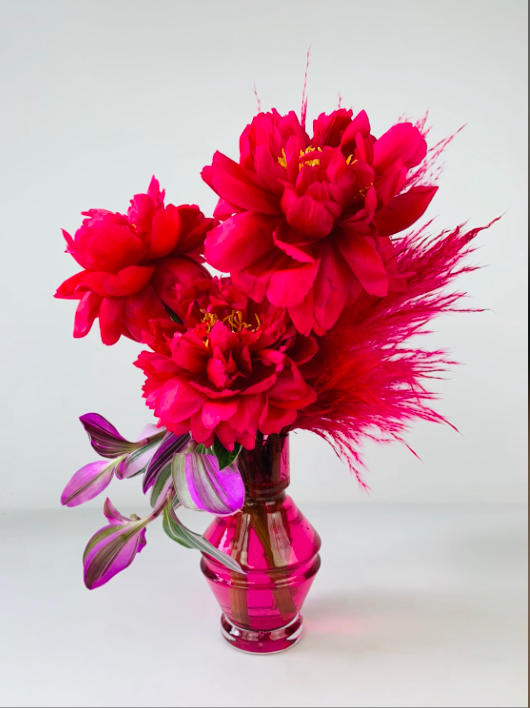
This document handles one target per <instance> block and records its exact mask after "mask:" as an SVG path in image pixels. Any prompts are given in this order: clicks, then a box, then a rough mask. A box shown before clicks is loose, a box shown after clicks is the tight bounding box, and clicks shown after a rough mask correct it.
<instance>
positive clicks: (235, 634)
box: [221, 613, 303, 654]
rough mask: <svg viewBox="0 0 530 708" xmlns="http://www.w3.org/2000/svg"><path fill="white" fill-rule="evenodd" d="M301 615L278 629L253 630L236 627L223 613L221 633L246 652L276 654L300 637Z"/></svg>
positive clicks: (232, 644) (301, 627)
mask: <svg viewBox="0 0 530 708" xmlns="http://www.w3.org/2000/svg"><path fill="white" fill-rule="evenodd" d="M302 629H303V617H302V615H301V614H300V613H299V614H297V615H296V617H295V618H294V619H293V620H292V621H291V622H289V624H286V625H285V626H284V627H280V628H279V629H272V630H270V631H255V630H251V629H244V628H243V627H238V626H237V625H236V624H233V623H232V622H230V620H229V619H228V617H227V616H226V615H225V614H222V615H221V634H222V635H223V637H224V638H225V639H226V641H227V642H228V643H229V644H230V646H232V647H234V649H239V651H244V652H245V653H246V654H278V653H280V652H282V651H286V650H287V649H290V648H291V647H293V646H294V645H295V644H297V643H298V642H299V641H300V639H301V637H302Z"/></svg>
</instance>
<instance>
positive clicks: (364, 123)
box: [341, 111, 370, 157]
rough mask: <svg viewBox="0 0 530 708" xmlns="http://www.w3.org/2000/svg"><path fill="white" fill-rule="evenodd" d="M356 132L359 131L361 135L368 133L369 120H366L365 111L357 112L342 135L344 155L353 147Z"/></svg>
mask: <svg viewBox="0 0 530 708" xmlns="http://www.w3.org/2000/svg"><path fill="white" fill-rule="evenodd" d="M357 133H360V134H361V135H362V136H363V137H366V136H367V135H370V121H369V120H368V116H367V115H366V111H361V112H360V113H358V114H357V115H356V116H355V118H354V119H353V120H352V122H351V123H350V125H349V126H348V127H347V128H346V130H345V131H344V133H343V135H342V139H341V147H342V149H343V151H344V153H345V155H346V157H349V155H350V154H351V152H353V150H354V149H355V138H356V136H357Z"/></svg>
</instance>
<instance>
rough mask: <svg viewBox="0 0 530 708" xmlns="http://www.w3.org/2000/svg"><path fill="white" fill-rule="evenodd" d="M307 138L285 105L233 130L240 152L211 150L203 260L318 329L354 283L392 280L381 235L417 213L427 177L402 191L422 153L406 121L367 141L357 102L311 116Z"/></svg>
mask: <svg viewBox="0 0 530 708" xmlns="http://www.w3.org/2000/svg"><path fill="white" fill-rule="evenodd" d="M313 129H314V130H313V137H312V138H309V136H308V135H307V134H306V132H305V131H304V130H303V128H302V127H301V125H300V123H299V121H298V118H297V117H296V115H295V114H294V113H293V112H290V113H289V114H287V115H286V116H280V115H279V113H278V112H277V111H276V110H275V109H273V111H272V112H271V113H259V114H258V115H257V116H256V117H255V118H254V119H253V121H252V123H251V124H250V125H248V126H247V127H246V128H245V130H244V131H243V134H242V135H241V138H240V162H239V164H237V163H236V162H234V161H232V160H230V159H229V158H228V157H226V156H225V155H223V154H221V153H219V152H216V153H215V155H214V157H213V161H212V164H211V166H208V167H205V168H204V170H203V172H202V176H203V179H204V180H205V182H207V183H208V184H209V185H210V187H211V188H212V189H213V190H214V191H215V192H216V193H217V194H218V195H219V197H220V200H219V202H218V204H217V208H216V210H215V212H214V215H215V216H217V217H218V218H220V219H222V220H223V223H222V224H220V225H219V226H217V227H216V228H215V229H213V230H212V231H211V232H210V233H209V234H208V237H207V239H206V243H205V255H206V259H207V260H208V262H209V263H211V264H212V265H213V266H215V267H216V268H218V269H219V270H222V271H224V272H230V273H231V275H232V278H233V282H234V284H235V285H236V286H237V287H238V288H240V289H241V290H243V291H245V292H246V293H248V294H249V295H250V297H252V298H253V299H254V300H256V301H258V302H260V301H262V300H263V299H264V298H267V299H268V300H269V301H270V302H271V303H272V304H274V305H277V306H279V307H286V308H287V309H288V312H289V315H290V317H291V318H292V321H293V323H294V325H295V326H296V328H297V330H298V331H299V332H301V333H303V334H305V335H308V334H309V333H310V332H311V330H312V329H314V330H315V332H316V333H317V334H323V333H324V332H325V331H326V330H328V329H329V328H330V327H332V326H333V324H334V323H335V322H336V321H337V319H338V317H339V315H340V313H341V311H342V309H343V308H344V306H345V305H346V303H347V302H352V301H354V300H355V298H356V297H357V296H358V295H359V293H360V292H361V290H362V289H364V290H365V291H366V292H367V293H369V294H370V295H375V296H378V297H382V296H385V295H386V294H387V293H388V291H389V288H392V289H395V288H402V287H404V283H403V276H404V275H406V274H401V275H400V274H399V273H397V271H396V268H395V265H394V259H393V250H392V244H391V242H390V238H389V237H390V236H392V235H393V234H395V233H398V232H400V231H403V230H404V229H406V228H408V227H409V226H411V225H412V224H413V223H414V222H415V221H416V220H417V219H419V218H420V217H421V216H422V214H423V213H424V211H425V210H426V208H427V206H428V205H429V203H430V201H431V199H432V198H433V196H434V194H435V192H436V187H432V186H414V187H412V188H410V189H409V190H408V191H406V192H404V193H403V192H402V190H403V189H404V187H405V186H406V180H407V173H408V172H409V170H410V169H411V168H413V167H414V166H415V165H418V164H419V163H420V162H421V161H422V160H423V158H424V157H425V154H426V150H427V146H426V142H425V140H424V138H423V136H422V134H421V133H420V131H419V130H418V128H416V127H415V126H413V125H412V124H411V123H398V124H397V125H394V126H393V127H392V128H390V130H388V131H387V132H386V133H385V134H384V135H382V136H381V137H380V138H379V139H376V138H375V137H374V136H373V135H371V133H370V124H369V121H368V117H367V115H366V113H365V112H364V111H362V112H361V113H359V114H358V115H357V116H356V117H355V118H352V111H350V110H345V109H339V110H336V111H334V112H333V113H331V114H330V115H325V114H321V115H320V116H319V117H318V119H317V120H315V121H314V125H313Z"/></svg>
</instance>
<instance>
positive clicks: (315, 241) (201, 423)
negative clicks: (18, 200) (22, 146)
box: [56, 100, 487, 625]
mask: <svg viewBox="0 0 530 708" xmlns="http://www.w3.org/2000/svg"><path fill="white" fill-rule="evenodd" d="M306 106H307V102H306V101H305V100H304V101H303V106H302V111H301V116H300V118H299V117H298V116H297V115H296V114H295V112H293V111H290V112H289V113H287V114H285V115H281V114H280V113H279V112H278V111H277V110H275V109H272V111H270V112H258V113H257V115H256V116H255V117H254V118H253V120H252V121H251V123H250V124H249V125H247V127H246V128H245V129H244V130H243V132H242V134H241V137H240V141H239V147H240V155H239V159H238V161H235V160H233V159H231V158H229V157H227V156H225V155H223V154H222V153H220V152H216V153H215V155H214V156H213V159H212V162H211V165H208V166H206V167H204V169H203V170H202V177H203V179H204V181H205V182H206V184H207V185H209V186H210V187H211V189H212V190H213V191H214V192H215V193H216V194H217V196H218V197H219V201H218V203H217V206H216V208H215V211H214V214H213V216H212V218H207V217H205V216H204V214H203V213H202V212H201V210H200V209H199V208H198V207H197V206H195V205H180V206H174V205H172V204H165V192H164V191H163V190H161V189H160V186H159V183H158V181H157V180H156V179H155V178H154V177H153V178H152V180H151V183H150V185H149V187H148V190H147V192H146V193H145V194H137V195H135V196H134V197H133V199H132V200H131V203H130V207H129V209H128V210H127V212H126V213H125V214H120V213H114V212H110V211H107V210H104V209H91V210H89V211H87V212H84V216H85V219H84V221H83V222H82V225H81V226H80V228H79V229H78V230H77V231H76V233H75V235H74V237H72V236H70V235H69V234H68V233H67V232H63V233H64V237H65V239H66V243H67V249H66V251H67V253H70V254H71V255H72V256H73V258H74V259H75V260H76V261H77V263H78V264H79V266H80V267H81V269H82V270H81V271H80V272H79V273H77V274H75V275H74V276H72V277H71V278H69V279H68V280H66V281H65V282H64V283H63V284H62V285H61V286H60V287H59V289H58V290H57V293H56V297H58V298H66V299H73V300H77V301H78V305H77V310H76V314H75V323H74V337H84V336H86V335H87V334H88V333H89V331H90V329H91V327H92V325H93V323H94V321H95V320H96V319H98V320H99V327H100V332H101V339H102V341H103V343H104V344H107V345H112V344H115V343H116V342H117V341H118V340H119V339H120V337H127V338H130V339H133V340H135V341H136V342H138V343H140V344H141V345H143V346H144V350H143V351H141V352H140V354H139V356H138V359H137V361H136V362H135V365H136V366H137V367H139V368H140V369H141V370H142V371H143V372H144V374H145V385H144V388H143V395H144V397H145V401H146V404H147V406H148V407H149V408H150V409H151V410H152V411H153V413H154V417H155V422H154V423H152V424H149V425H148V426H147V427H146V429H144V431H142V433H141V434H140V436H139V438H138V439H137V440H136V441H129V440H127V439H125V438H124V437H122V435H121V434H120V433H119V432H118V430H117V429H116V428H115V427H114V426H113V425H111V424H110V423H109V422H108V421H107V420H106V419H105V418H103V417H102V416H100V415H97V414H95V413H89V414H87V415H84V416H82V417H81V423H82V424H83V426H84V428H85V430H86V432H87V433H88V435H89V438H90V441H91V444H92V447H93V448H94V450H95V451H96V453H98V455H100V456H101V457H102V458H103V459H102V460H101V461H98V462H92V463H90V464H88V465H86V466H84V467H82V468H81V469H80V470H79V471H78V472H76V473H75V474H74V476H73V477H72V479H71V480H70V482H69V483H68V484H67V485H66V488H65V489H64V492H63V495H62V498H61V501H62V503H63V504H64V505H66V506H77V505H79V504H82V503H84V502H86V501H87V500H89V499H92V498H94V497H95V496H97V495H98V494H100V493H102V492H103V491H104V490H105V489H106V487H107V486H108V485H109V483H110V482H111V480H112V478H113V477H116V478H118V479H125V478H130V477H133V476H137V475H143V490H144V493H146V494H147V493H149V495H150V503H151V507H152V513H151V514H150V515H148V516H147V517H145V518H138V517H137V516H136V515H132V516H130V517H126V516H123V515H122V514H121V513H120V512H118V511H117V510H116V508H115V507H114V506H113V505H112V503H111V502H110V500H109V499H107V500H106V502H105V504H104V509H103V511H104V515H105V517H106V519H107V521H108V524H107V525H106V526H105V527H104V528H102V529H101V530H100V531H98V532H97V533H96V534H95V535H94V536H93V537H92V538H91V539H90V541H89V543H88V545H87V547H86V550H85V554H84V572H85V583H86V585H87V587H88V588H91V589H92V588H96V587H99V586H101V585H103V584H104V583H106V582H107V581H108V580H110V578H112V577H113V576H114V575H116V573H119V572H120V571H122V570H124V569H125V568H127V567H128V566H129V565H130V564H131V563H132V561H133V560H134V558H135V556H136V555H137V554H138V553H139V552H140V551H141V550H142V549H143V548H144V546H145V544H146V528H147V526H148V524H150V523H151V522H152V521H153V520H154V519H156V518H157V517H159V516H160V517H162V518H163V526H164V530H165V531H166V533H167V534H168V536H169V537H170V538H172V539H173V540H174V541H176V542H178V543H180V544H181V545H183V546H187V547H190V548H196V549H199V550H200V551H202V553H203V554H205V557H207V558H209V559H211V560H212V559H213V561H215V562H216V563H217V564H220V566H223V567H225V568H226V569H227V570H228V571H230V574H231V575H230V576H229V577H232V578H234V577H236V578H237V577H238V576H241V575H244V574H245V573H248V572H249V570H248V567H246V566H245V564H244V563H243V562H242V561H241V559H242V556H241V554H240V555H239V560H238V558H236V554H235V553H230V548H224V549H223V548H222V547H221V546H222V544H221V545H219V544H217V545H215V544H213V543H212V542H211V541H210V540H208V539H207V538H206V537H205V536H201V535H199V534H195V533H193V532H192V531H190V530H189V529H188V528H187V527H185V526H184V525H183V524H182V523H181V521H180V520H179V518H178V516H177V510H178V508H179V506H184V507H187V508H191V509H196V510H203V511H208V512H211V513H213V514H215V515H217V516H218V517H223V516H229V515H234V514H236V513H237V512H239V510H241V509H242V507H243V506H244V504H245V498H246V495H248V490H249V485H251V482H252V475H253V472H252V469H250V471H249V466H248V464H247V462H248V459H247V458H245V459H247V462H245V463H244V464H243V463H242V464H240V462H241V460H242V459H243V455H242V452H243V454H247V453H249V451H253V450H256V449H257V448H258V444H261V443H263V441H265V440H272V441H274V440H277V439H278V440H279V439H282V438H284V437H285V435H286V434H287V433H288V432H289V431H293V430H296V429H305V430H310V431H313V432H314V433H316V434H317V435H320V436H321V437H323V438H324V439H325V440H327V441H328V442H329V443H330V444H331V445H332V446H333V447H334V449H335V450H336V452H337V453H338V454H339V455H340V456H341V457H342V458H343V459H345V460H346V461H347V462H348V464H349V466H350V468H351V469H352V470H353V471H354V473H355V475H356V476H357V479H358V480H359V482H360V484H361V485H363V486H366V484H365V482H364V480H363V477H362V474H361V470H362V459H361V446H362V441H363V438H365V437H367V436H369V437H372V438H375V439H378V440H401V441H402V440H403V434H404V432H405V431H406V429H407V425H408V424H409V423H410V422H411V421H412V420H413V419H415V418H422V419H425V420H431V421H438V422H441V421H444V419H443V417H442V416H441V415H439V414H438V413H437V412H436V411H435V410H434V409H433V408H432V401H433V398H434V394H433V393H432V392H431V391H430V390H429V388H428V387H427V383H428V382H429V379H431V378H433V377H436V376H439V375H440V374H441V373H442V372H443V371H444V370H445V369H446V367H447V366H448V365H449V364H450V363H451V362H450V360H449V359H448V356H447V355H446V354H445V353H444V352H442V351H430V350H428V349H420V348H416V347H415V346H410V345H408V344H407V340H409V338H410V337H411V336H412V335H417V334H419V333H422V332H424V331H425V326H426V325H427V323H428V322H429V321H430V320H431V319H432V318H433V317H435V316H436V315H439V314H440V313H443V312H449V311H453V310H456V309H459V308H458V307H457V303H458V301H459V299H460V297H461V296H462V293H460V292H458V291H455V290H448V286H449V285H450V284H451V283H452V281H453V280H454V278H455V277H456V276H457V275H458V274H459V273H462V272H463V271H467V270H472V267H470V266H466V265H463V264H462V263H463V259H464V257H465V256H466V255H467V254H469V253H470V252H471V251H472V249H473V239H474V238H475V237H476V235H477V234H478V233H479V231H480V230H481V229H480V228H475V229H472V230H465V228H464V227H463V226H458V227H457V228H456V229H453V230H444V231H442V232H441V233H438V234H437V235H435V234H432V233H430V231H429V229H430V225H431V224H430V222H429V223H427V224H426V225H424V226H421V227H419V228H418V227H416V226H415V224H416V223H417V222H418V220H419V219H420V218H421V217H422V216H423V215H424V214H425V212H426V210H427V208H428V206H429V204H430V202H431V200H432V199H433V197H434V196H435V194H436V191H437V186H436V181H437V178H438V174H439V168H437V159H438V157H439V155H440V153H441V152H442V150H443V149H444V148H445V146H446V145H447V143H448V142H449V141H450V139H451V138H448V139H447V140H444V141H442V142H441V143H438V144H436V145H434V146H433V147H430V148H428V146H427V136H428V129H427V127H426V119H425V118H424V119H422V120H420V121H418V122H417V123H415V124H413V123H411V122H408V121H403V122H398V123H397V124H395V125H393V126H391V127H390V128H389V130H387V131H386V132H385V133H384V134H383V135H381V136H380V137H376V136H374V135H373V134H372V132H371V127H370V122H369V119H368V116H367V114H366V113H365V112H364V111H361V112H360V113H358V114H357V115H354V114H353V112H352V111H351V110H346V109H344V108H338V109H337V110H335V111H332V112H331V113H330V114H325V113H322V114H321V115H319V116H318V118H317V119H316V120H315V121H314V123H313V130H312V135H310V134H309V132H307V131H306V126H305V122H306ZM484 228H487V227H484ZM208 266H212V267H214V268H215V269H217V270H218V271H220V272H221V273H224V274H226V275H223V276H214V275H212V273H211V272H210V271H209V269H208ZM243 470H246V472H245V474H243ZM253 518H254V521H253V522H252V523H253V524H254V528H255V530H256V533H257V534H258V536H259V537H260V539H261V540H262V541H263V544H264V548H265V551H266V555H267V553H269V552H270V553H272V556H271V557H274V558H276V556H274V553H273V551H274V543H273V540H271V538H272V536H267V533H268V532H267V531H266V530H265V531H264V530H263V529H264V526H263V523H262V522H260V520H259V518H258V516H257V514H256V515H255V516H254V517H253ZM260 523H261V526H260ZM260 529H261V531H260ZM271 549H272V550H271ZM276 550H277V549H276ZM270 553H269V555H270ZM276 560H277V559H276ZM247 566H248V564H247ZM275 567H279V566H278V563H276V566H275ZM234 574H235V576H234ZM234 582H235V581H234ZM234 587H235V586H234ZM275 598H276V599H275V602H276V604H277V605H278V606H279V607H280V609H281V606H282V602H283V605H284V606H285V604H286V603H285V601H282V600H281V598H280V599H278V598H279V595H278V593H276V595H275ZM288 600H289V598H288ZM287 605H289V602H288V601H287ZM245 612H246V614H245V617H248V608H247V609H245ZM285 616H286V615H285ZM242 625H244V622H242Z"/></svg>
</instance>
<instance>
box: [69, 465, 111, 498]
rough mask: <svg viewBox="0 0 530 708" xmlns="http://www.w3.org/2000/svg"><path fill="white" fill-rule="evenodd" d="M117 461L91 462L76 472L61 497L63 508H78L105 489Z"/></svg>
mask: <svg viewBox="0 0 530 708" xmlns="http://www.w3.org/2000/svg"><path fill="white" fill-rule="evenodd" d="M117 464H119V461H118V460H112V462H108V461H107V460H99V461H98V462H91V463H90V464H88V465H85V466H84V467H81V469H80V470H78V471H77V472H76V473H75V474H74V476H73V477H72V479H71V480H70V481H69V482H68V484H67V485H66V487H65V488H64V491H63V493H62V495H61V504H62V505H63V506H79V504H84V503H85V502H87V501H89V500H90V499H94V497H97V495H98V494H101V492H102V491H103V490H104V489H106V488H107V487H108V486H109V484H110V481H111V479H112V477H113V475H114V471H115V468H116V466H117Z"/></svg>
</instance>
